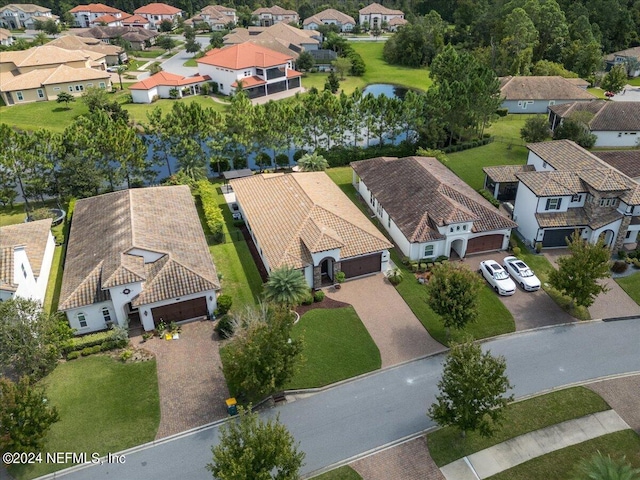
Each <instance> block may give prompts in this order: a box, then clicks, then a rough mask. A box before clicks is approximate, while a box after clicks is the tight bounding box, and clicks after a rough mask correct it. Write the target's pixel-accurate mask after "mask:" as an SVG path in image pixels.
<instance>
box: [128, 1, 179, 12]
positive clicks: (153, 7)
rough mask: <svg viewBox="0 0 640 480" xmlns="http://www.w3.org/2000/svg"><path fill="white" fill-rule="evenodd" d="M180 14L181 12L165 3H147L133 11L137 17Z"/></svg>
mask: <svg viewBox="0 0 640 480" xmlns="http://www.w3.org/2000/svg"><path fill="white" fill-rule="evenodd" d="M180 12H182V10H180V9H179V8H176V7H172V6H171V5H167V4H166V3H149V4H147V5H144V6H142V7H140V8H137V9H135V10H134V11H133V13H135V14H138V15H142V14H146V15H175V14H177V13H180Z"/></svg>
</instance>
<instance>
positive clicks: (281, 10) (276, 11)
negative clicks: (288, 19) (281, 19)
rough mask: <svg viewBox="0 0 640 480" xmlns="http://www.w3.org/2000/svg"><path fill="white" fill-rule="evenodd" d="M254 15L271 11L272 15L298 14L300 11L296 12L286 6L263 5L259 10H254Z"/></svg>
mask: <svg viewBox="0 0 640 480" xmlns="http://www.w3.org/2000/svg"><path fill="white" fill-rule="evenodd" d="M252 13H253V15H261V14H263V13H270V14H271V15H298V12H296V11H295V10H287V9H285V8H282V7H280V6H278V5H274V6H273V7H268V8H265V7H262V8H258V9H257V10H254V11H253V12H252Z"/></svg>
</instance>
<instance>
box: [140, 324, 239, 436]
mask: <svg viewBox="0 0 640 480" xmlns="http://www.w3.org/2000/svg"><path fill="white" fill-rule="evenodd" d="M213 327H214V323H213V322H210V321H199V322H192V323H187V324H184V325H182V332H181V334H180V339H179V340H170V341H167V340H161V339H159V338H153V339H151V340H149V341H147V342H146V343H142V344H138V342H139V341H140V338H141V337H134V338H132V339H131V341H132V343H133V344H134V345H136V346H140V347H141V348H144V349H146V350H149V351H151V352H153V353H154V354H155V356H156V362H157V368H158V387H159V390H160V427H159V428H158V433H157V434H156V440H157V439H160V438H164V437H168V436H169V435H173V434H176V433H179V432H182V431H184V430H189V429H190V428H194V427H199V426H201V425H205V424H207V423H210V422H213V421H214V420H219V419H221V418H224V417H225V416H226V415H227V411H226V406H225V403H224V401H225V399H226V398H228V397H229V390H228V389H227V384H226V382H225V380H224V375H223V374H222V363H221V362H220V355H219V353H218V348H219V344H220V341H219V340H217V338H218V336H217V334H216V333H215V331H214V330H213Z"/></svg>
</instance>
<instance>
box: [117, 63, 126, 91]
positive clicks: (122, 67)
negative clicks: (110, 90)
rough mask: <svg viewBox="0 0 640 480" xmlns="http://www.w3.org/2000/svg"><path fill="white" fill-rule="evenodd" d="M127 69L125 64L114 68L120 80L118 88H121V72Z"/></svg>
mask: <svg viewBox="0 0 640 480" xmlns="http://www.w3.org/2000/svg"><path fill="white" fill-rule="evenodd" d="M127 69H128V67H127V66H126V65H120V66H118V69H117V70H116V72H117V73H118V79H119V80H120V90H123V88H122V74H123V73H124V72H126V71H127Z"/></svg>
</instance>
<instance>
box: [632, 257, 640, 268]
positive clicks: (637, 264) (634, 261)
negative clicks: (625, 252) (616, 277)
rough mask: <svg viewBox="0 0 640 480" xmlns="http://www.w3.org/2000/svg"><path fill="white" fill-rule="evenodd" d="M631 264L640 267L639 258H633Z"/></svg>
mask: <svg viewBox="0 0 640 480" xmlns="http://www.w3.org/2000/svg"><path fill="white" fill-rule="evenodd" d="M633 266H634V267H636V268H640V260H638V259H637V258H634V259H633Z"/></svg>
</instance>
